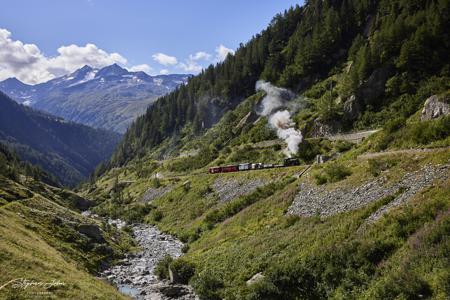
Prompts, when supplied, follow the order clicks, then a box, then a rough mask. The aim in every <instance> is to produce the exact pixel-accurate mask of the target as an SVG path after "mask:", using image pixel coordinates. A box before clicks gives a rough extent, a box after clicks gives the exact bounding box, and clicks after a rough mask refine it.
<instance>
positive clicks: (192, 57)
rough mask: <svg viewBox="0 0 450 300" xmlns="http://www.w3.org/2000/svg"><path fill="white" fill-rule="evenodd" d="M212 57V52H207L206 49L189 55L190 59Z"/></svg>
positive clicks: (207, 58)
mask: <svg viewBox="0 0 450 300" xmlns="http://www.w3.org/2000/svg"><path fill="white" fill-rule="evenodd" d="M210 58H211V54H209V53H206V52H204V51H199V52H197V53H195V54H191V55H189V59H190V60H209V59H210Z"/></svg>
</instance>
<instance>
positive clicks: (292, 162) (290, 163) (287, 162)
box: [208, 158, 300, 174]
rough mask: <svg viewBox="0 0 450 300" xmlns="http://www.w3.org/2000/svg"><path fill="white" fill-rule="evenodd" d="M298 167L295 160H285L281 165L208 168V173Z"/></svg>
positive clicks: (252, 164) (251, 164) (240, 165)
mask: <svg viewBox="0 0 450 300" xmlns="http://www.w3.org/2000/svg"><path fill="white" fill-rule="evenodd" d="M298 165H300V161H299V160H298V159H296V158H285V159H284V161H283V163H282V164H279V165H274V164H263V163H243V164H238V165H230V166H223V167H210V168H209V170H208V171H209V173H210V174H215V173H229V172H240V171H250V170H260V169H271V168H283V167H291V166H298Z"/></svg>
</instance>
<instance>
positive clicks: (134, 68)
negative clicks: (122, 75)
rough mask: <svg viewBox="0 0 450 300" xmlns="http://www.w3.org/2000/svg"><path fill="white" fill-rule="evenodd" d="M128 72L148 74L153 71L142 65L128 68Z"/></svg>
mask: <svg viewBox="0 0 450 300" xmlns="http://www.w3.org/2000/svg"><path fill="white" fill-rule="evenodd" d="M128 70H129V71H131V72H138V71H142V72H145V73H147V74H150V73H151V72H152V71H153V68H152V67H150V66H149V65H147V64H142V65H136V66H132V67H131V68H128Z"/></svg>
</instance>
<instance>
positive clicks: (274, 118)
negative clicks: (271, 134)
mask: <svg viewBox="0 0 450 300" xmlns="http://www.w3.org/2000/svg"><path fill="white" fill-rule="evenodd" d="M256 90H257V91H260V90H262V91H264V92H266V96H265V97H264V98H263V100H262V101H261V105H262V110H261V111H260V112H259V114H260V115H262V116H267V117H268V120H269V125H270V126H271V127H272V128H274V129H275V130H276V132H277V136H278V137H279V138H280V139H283V140H284V141H285V142H286V144H287V149H286V151H285V154H286V155H287V156H288V157H290V156H292V154H296V153H297V151H298V146H299V144H300V143H301V142H302V140H303V136H302V133H301V132H300V131H299V130H296V129H295V127H294V126H295V123H294V122H293V121H292V119H291V113H290V112H289V110H287V109H286V108H287V107H288V103H287V102H288V101H289V100H291V99H292V98H293V97H294V94H293V93H292V92H290V91H289V90H287V89H283V88H279V87H276V86H274V85H272V84H271V83H269V82H265V81H262V80H260V81H258V82H257V83H256Z"/></svg>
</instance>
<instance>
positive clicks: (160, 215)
mask: <svg viewBox="0 0 450 300" xmlns="http://www.w3.org/2000/svg"><path fill="white" fill-rule="evenodd" d="M151 217H152V220H153V221H155V222H159V221H161V220H162V218H163V213H162V211H160V210H154V211H152V216H151Z"/></svg>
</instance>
